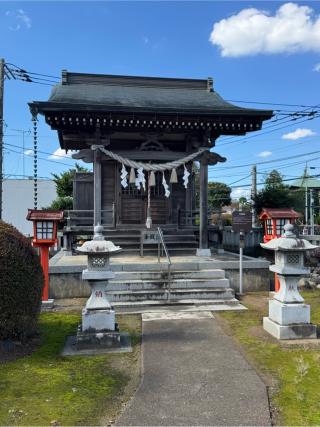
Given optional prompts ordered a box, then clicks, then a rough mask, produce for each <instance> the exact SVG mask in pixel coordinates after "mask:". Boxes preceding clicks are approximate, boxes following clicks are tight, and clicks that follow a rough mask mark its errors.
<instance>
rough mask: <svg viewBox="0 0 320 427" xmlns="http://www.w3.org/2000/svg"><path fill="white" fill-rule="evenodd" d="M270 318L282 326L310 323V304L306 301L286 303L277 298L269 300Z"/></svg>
mask: <svg viewBox="0 0 320 427" xmlns="http://www.w3.org/2000/svg"><path fill="white" fill-rule="evenodd" d="M269 318H270V319H271V320H273V321H274V322H276V323H279V325H281V326H288V325H292V324H300V323H307V324H309V323H310V305H307V304H304V303H291V304H289V303H287V304H284V303H283V302H280V301H278V300H276V299H273V300H270V301H269Z"/></svg>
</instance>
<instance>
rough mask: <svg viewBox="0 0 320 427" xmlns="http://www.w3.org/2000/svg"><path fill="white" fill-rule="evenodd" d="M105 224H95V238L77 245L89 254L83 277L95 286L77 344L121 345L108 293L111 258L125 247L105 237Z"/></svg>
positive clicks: (89, 346) (88, 346)
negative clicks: (116, 244)
mask: <svg viewBox="0 0 320 427" xmlns="http://www.w3.org/2000/svg"><path fill="white" fill-rule="evenodd" d="M102 231H103V227H102V226H101V225H97V226H95V227H94V237H93V240H90V241H88V242H85V243H84V244H83V245H82V246H81V247H78V248H77V252H78V253H80V254H82V255H87V256H88V268H87V269H85V270H84V271H83V272H82V279H83V280H87V281H88V283H89V285H90V287H91V295H90V297H89V299H88V301H87V303H86V306H85V308H84V309H83V310H82V323H81V325H80V326H79V329H78V333H77V341H76V342H77V348H79V349H83V348H97V347H98V348H101V347H112V346H120V333H119V331H118V328H117V324H116V322H115V311H114V309H113V307H112V306H111V305H110V303H109V301H108V299H107V296H106V286H107V284H108V281H109V280H110V279H113V278H114V277H115V274H114V272H113V271H111V269H110V263H109V258H110V256H111V255H112V254H115V253H117V252H120V251H121V248H120V247H119V246H115V245H114V244H113V243H112V242H110V241H107V240H105V239H104V237H103V234H102Z"/></svg>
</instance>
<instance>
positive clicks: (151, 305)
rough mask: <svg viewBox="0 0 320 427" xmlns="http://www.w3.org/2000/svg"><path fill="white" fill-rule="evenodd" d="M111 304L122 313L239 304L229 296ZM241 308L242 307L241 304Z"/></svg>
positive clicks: (233, 306)
mask: <svg viewBox="0 0 320 427" xmlns="http://www.w3.org/2000/svg"><path fill="white" fill-rule="evenodd" d="M112 305H113V306H114V307H115V308H116V311H117V312H123V313H133V312H142V311H143V312H146V311H148V309H151V310H152V311H153V310H156V309H160V310H163V309H164V308H166V309H167V308H170V307H183V308H190V307H197V306H198V307H199V306H200V307H203V306H208V310H210V311H211V310H212V306H216V307H217V309H219V306H225V307H226V308H236V307H238V306H241V304H240V303H239V301H238V300H237V299H236V298H230V299H226V300H224V299H207V300H203V299H191V300H190V299H180V300H175V301H174V302H172V303H171V301H170V300H155V301H150V300H149V301H135V302H133V301H117V302H113V303H112ZM209 307H210V308H209ZM241 309H244V308H243V306H241ZM140 310H141V311H140Z"/></svg>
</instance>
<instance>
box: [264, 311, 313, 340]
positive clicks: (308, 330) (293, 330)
mask: <svg viewBox="0 0 320 427" xmlns="http://www.w3.org/2000/svg"><path fill="white" fill-rule="evenodd" d="M263 329H264V330H266V331H267V332H269V334H270V335H272V336H274V337H275V338H277V339H278V340H301V339H310V338H317V327H316V325H312V324H311V323H300V324H292V325H287V326H282V325H279V323H276V322H274V321H273V320H271V319H270V318H269V317H264V318H263Z"/></svg>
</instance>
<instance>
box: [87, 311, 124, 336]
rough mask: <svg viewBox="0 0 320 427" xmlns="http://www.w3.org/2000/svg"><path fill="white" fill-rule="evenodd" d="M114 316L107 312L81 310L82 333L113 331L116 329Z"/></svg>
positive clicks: (113, 312)
mask: <svg viewBox="0 0 320 427" xmlns="http://www.w3.org/2000/svg"><path fill="white" fill-rule="evenodd" d="M115 321H116V314H115V311H114V310H113V309H111V310H109V309H106V310H86V309H83V310H82V331H83V332H86V331H89V332H90V331H91V330H94V331H97V332H101V331H114V330H115V328H116V326H115V325H116V323H115Z"/></svg>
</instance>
